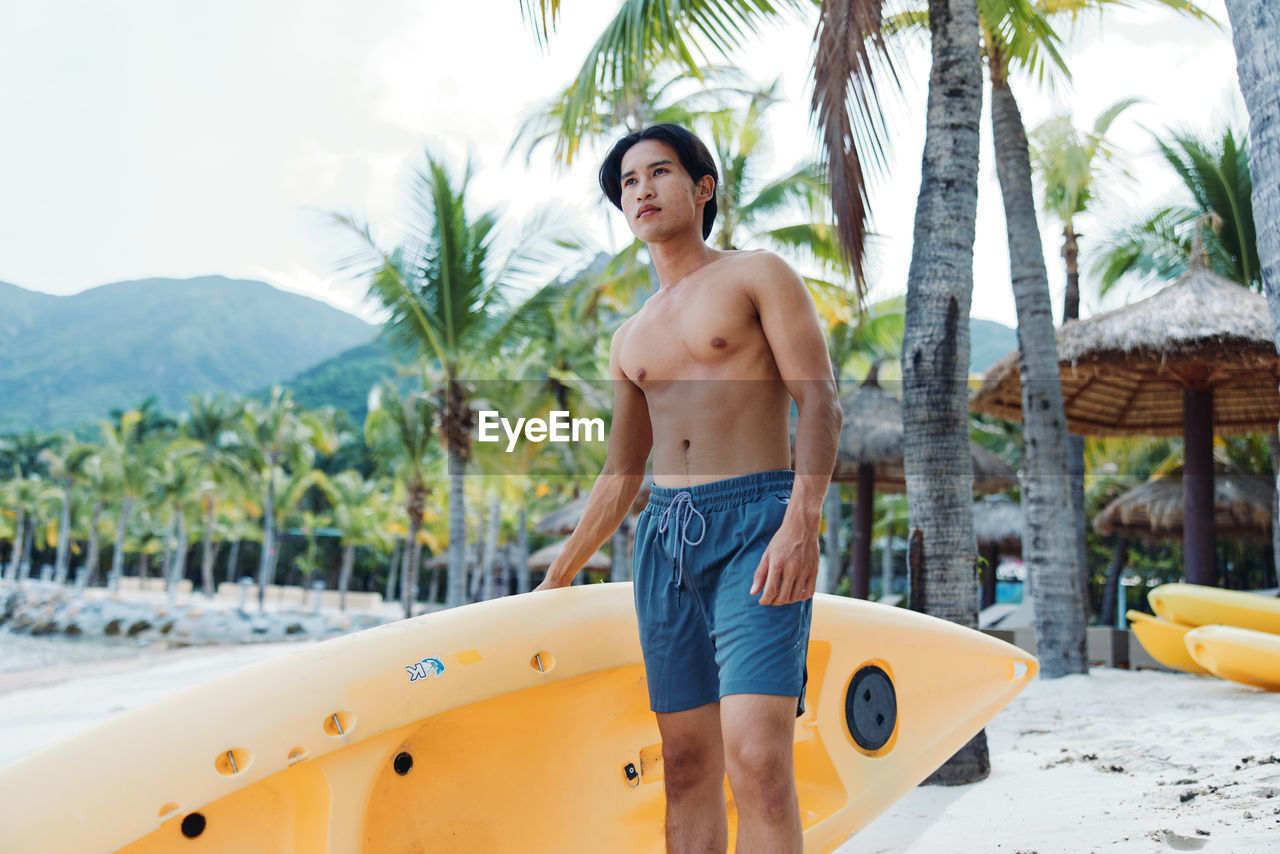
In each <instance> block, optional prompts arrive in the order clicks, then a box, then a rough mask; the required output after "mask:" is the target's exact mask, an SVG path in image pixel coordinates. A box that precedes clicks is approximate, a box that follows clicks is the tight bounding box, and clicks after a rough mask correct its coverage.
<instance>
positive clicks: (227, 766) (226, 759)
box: [213, 747, 253, 777]
mask: <svg viewBox="0 0 1280 854" xmlns="http://www.w3.org/2000/svg"><path fill="white" fill-rule="evenodd" d="M252 760H253V754H252V753H250V752H249V751H247V750H245V749H244V748H243V747H233V748H232V749H230V750H224V751H222V752H221V753H219V754H218V758H217V759H215V760H213V767H214V768H216V769H217V770H218V773H219V774H221V775H222V776H224V777H232V776H235V775H236V774H239V773H241V772H243V771H244V770H245V769H246V768H248V767H249V763H250V762H251V761H252Z"/></svg>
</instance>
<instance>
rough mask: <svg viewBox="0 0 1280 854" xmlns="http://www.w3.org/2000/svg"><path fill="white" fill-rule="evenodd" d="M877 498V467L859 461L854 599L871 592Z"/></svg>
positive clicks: (851, 581)
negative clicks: (873, 516)
mask: <svg viewBox="0 0 1280 854" xmlns="http://www.w3.org/2000/svg"><path fill="white" fill-rule="evenodd" d="M875 500H876V468H875V466H874V465H872V464H871V463H859V464H858V499H857V504H858V509H857V511H856V513H857V515H856V516H855V517H854V524H856V525H857V526H858V540H857V542H856V543H854V559H853V577H852V578H850V579H849V595H850V596H851V597H852V598H854V599H866V598H867V596H868V595H870V593H871V516H872V511H873V510H874V508H875ZM887 592H888V591H886V593H887Z"/></svg>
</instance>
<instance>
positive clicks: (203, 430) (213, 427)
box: [183, 395, 247, 596]
mask: <svg viewBox="0 0 1280 854" xmlns="http://www.w3.org/2000/svg"><path fill="white" fill-rule="evenodd" d="M243 419H244V403H243V401H239V400H232V399H230V398H228V397H225V396H223V395H218V396H216V397H211V396H209V395H198V396H195V397H192V398H191V412H190V413H189V415H188V417H187V419H186V421H185V423H184V424H183V432H184V433H185V434H186V435H187V436H188V437H189V438H190V439H191V440H193V441H194V442H197V443H198V445H199V448H200V456H199V460H198V461H197V462H196V471H197V472H198V473H199V477H200V506H201V510H202V511H203V516H204V521H203V529H202V531H201V538H202V546H201V552H200V579H201V584H202V586H203V588H204V592H205V595H207V596H213V595H214V593H215V585H214V580H213V533H214V523H215V514H216V510H217V497H218V492H219V487H227V486H233V487H234V486H240V485H243V484H244V483H245V482H246V481H247V472H246V470H245V467H244V465H243V460H244V454H243V448H242V447H241V446H240V444H239V438H240V436H239V432H238V430H237V428H238V427H239V426H240V424H241V423H242V422H243Z"/></svg>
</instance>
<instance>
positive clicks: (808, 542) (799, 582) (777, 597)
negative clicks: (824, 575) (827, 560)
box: [751, 522, 818, 605]
mask: <svg viewBox="0 0 1280 854" xmlns="http://www.w3.org/2000/svg"><path fill="white" fill-rule="evenodd" d="M817 580H818V537H817V534H816V533H813V534H808V533H804V534H802V533H800V532H799V531H798V530H797V528H796V526H789V525H787V523H786V522H783V523H782V527H781V528H779V529H778V532H777V533H776V534H774V535H773V539H772V540H770V541H769V546H768V548H766V549H765V550H764V557H762V558H760V566H758V567H757V568H756V574H755V577H754V578H753V579H752V581H751V595H752V596H755V595H756V594H757V593H759V594H760V604H761V605H790V604H791V603H792V602H802V601H804V600H805V599H809V598H812V596H813V593H814V585H815V584H816V582H817Z"/></svg>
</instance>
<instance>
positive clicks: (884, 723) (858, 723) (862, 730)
mask: <svg viewBox="0 0 1280 854" xmlns="http://www.w3.org/2000/svg"><path fill="white" fill-rule="evenodd" d="M844 717H845V721H846V723H847V725H848V727H849V734H850V735H851V736H853V740H854V741H855V742H857V744H858V746H859V747H861V748H862V749H863V750H866V751H868V752H871V751H876V750H879V749H880V748H882V747H884V746H885V744H887V743H888V741H889V737H890V736H892V735H893V728H894V726H895V725H896V724H897V722H898V695H897V693H896V692H895V691H894V690H893V680H892V679H890V678H889V674H888V673H885V672H884V671H883V670H881V669H880V668H879V667H876V666H875V665H873V664H869V665H867V666H866V667H864V668H862V669H861V670H859V671H858V672H857V673H855V674H854V675H853V681H852V682H850V683H849V692H848V693H847V694H845V697H844Z"/></svg>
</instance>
